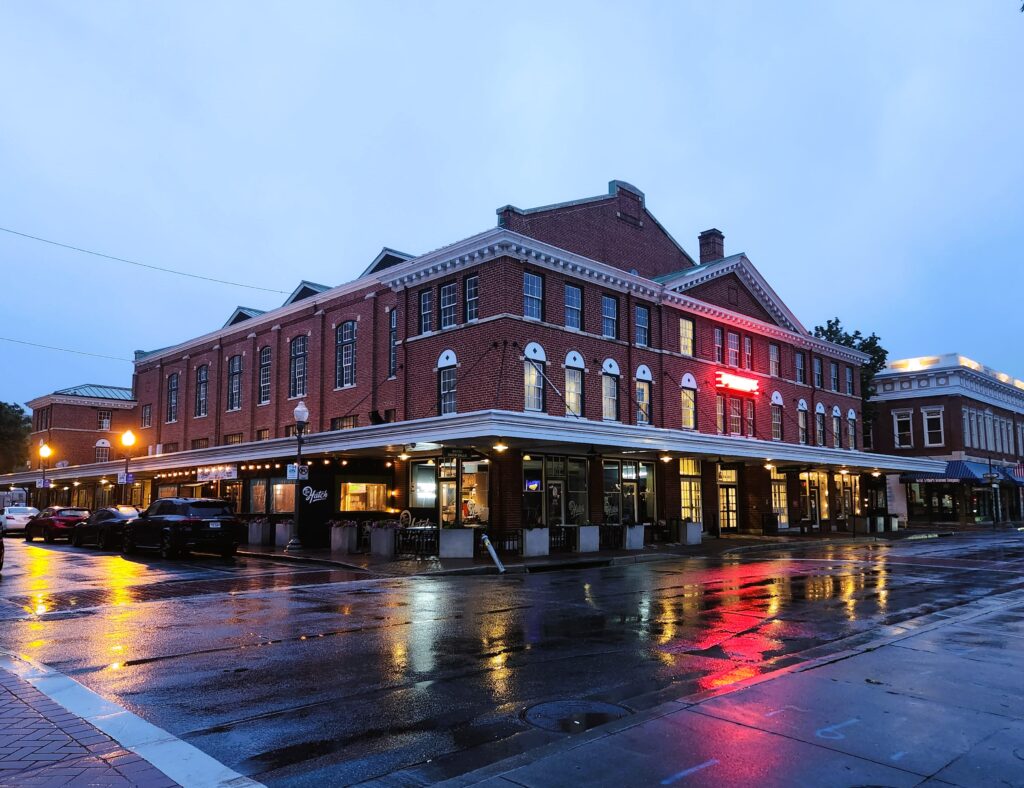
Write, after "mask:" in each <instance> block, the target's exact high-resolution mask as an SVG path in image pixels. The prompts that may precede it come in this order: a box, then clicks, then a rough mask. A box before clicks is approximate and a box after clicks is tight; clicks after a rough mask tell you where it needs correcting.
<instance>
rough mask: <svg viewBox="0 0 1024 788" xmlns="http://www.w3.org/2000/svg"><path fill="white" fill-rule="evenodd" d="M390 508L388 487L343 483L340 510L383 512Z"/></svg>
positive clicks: (376, 484) (339, 503) (377, 484)
mask: <svg viewBox="0 0 1024 788" xmlns="http://www.w3.org/2000/svg"><path fill="white" fill-rule="evenodd" d="M387 508H388V486H387V485H386V484H382V483H370V482H342V483H341V495H340V499H339V502H338V510H339V511H342V512H383V511H384V510H385V509H387Z"/></svg>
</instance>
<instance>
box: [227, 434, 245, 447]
mask: <svg viewBox="0 0 1024 788" xmlns="http://www.w3.org/2000/svg"><path fill="white" fill-rule="evenodd" d="M242 437H243V436H242V433H241V432H232V433H230V434H228V435H225V436H224V445H225V446H235V445H237V444H239V443H241V442H242Z"/></svg>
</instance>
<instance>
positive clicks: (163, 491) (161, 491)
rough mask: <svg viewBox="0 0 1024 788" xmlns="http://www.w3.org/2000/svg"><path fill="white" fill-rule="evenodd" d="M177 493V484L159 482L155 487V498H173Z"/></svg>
mask: <svg viewBox="0 0 1024 788" xmlns="http://www.w3.org/2000/svg"><path fill="white" fill-rule="evenodd" d="M177 495H178V485H176V484H161V485H160V486H159V487H157V498H175V497H177Z"/></svg>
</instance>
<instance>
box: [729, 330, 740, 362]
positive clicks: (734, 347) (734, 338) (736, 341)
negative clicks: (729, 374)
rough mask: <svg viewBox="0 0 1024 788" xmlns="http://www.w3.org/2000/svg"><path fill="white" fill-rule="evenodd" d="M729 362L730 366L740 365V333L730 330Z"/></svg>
mask: <svg viewBox="0 0 1024 788" xmlns="http://www.w3.org/2000/svg"><path fill="white" fill-rule="evenodd" d="M728 363H729V366H730V367H738V366H739V365H740V335H739V334H737V333H735V332H733V331H730V332H729V359H728Z"/></svg>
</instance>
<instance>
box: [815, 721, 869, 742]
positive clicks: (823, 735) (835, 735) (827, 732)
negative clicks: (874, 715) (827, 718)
mask: <svg viewBox="0 0 1024 788" xmlns="http://www.w3.org/2000/svg"><path fill="white" fill-rule="evenodd" d="M858 722H860V718H859V717H854V718H853V719H849V720H847V721H846V722H840V723H839V724H837V725H829V726H828V727H827V728H818V730H816V731H815V732H814V735H815V736H817V737H818V738H819V739H845V738H846V736H845V735H844V734H842V733H840V732H839V730H840V729H841V728H848V727H849V726H851V725H856V724H857V723H858Z"/></svg>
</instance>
